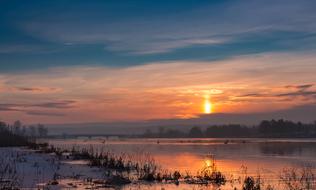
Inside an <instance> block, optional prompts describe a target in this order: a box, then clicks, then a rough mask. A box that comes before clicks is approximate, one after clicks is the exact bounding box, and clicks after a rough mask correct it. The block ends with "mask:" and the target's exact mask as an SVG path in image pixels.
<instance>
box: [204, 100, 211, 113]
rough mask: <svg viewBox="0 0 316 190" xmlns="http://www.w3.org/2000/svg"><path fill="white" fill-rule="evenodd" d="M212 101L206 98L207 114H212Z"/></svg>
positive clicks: (205, 107) (205, 111)
mask: <svg viewBox="0 0 316 190" xmlns="http://www.w3.org/2000/svg"><path fill="white" fill-rule="evenodd" d="M212 107H213V106H212V103H211V102H210V100H208V99H205V102H204V113H205V114H210V113H212Z"/></svg>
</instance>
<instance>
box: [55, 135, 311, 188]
mask: <svg viewBox="0 0 316 190" xmlns="http://www.w3.org/2000/svg"><path fill="white" fill-rule="evenodd" d="M49 143H50V144H52V145H54V146H56V147H61V148H66V149H67V148H68V149H70V148H72V147H77V148H87V149H89V148H93V149H94V150H96V151H99V152H104V151H106V152H113V153H116V154H129V155H134V156H135V155H148V156H150V157H152V158H153V159H154V160H155V162H156V163H157V164H158V165H159V168H160V169H161V170H167V171H170V172H172V171H176V170H177V171H180V172H181V173H182V174H185V173H190V174H193V175H194V174H196V173H198V172H199V171H201V170H202V169H203V168H204V167H205V166H207V165H210V164H213V162H215V165H216V169H217V170H219V171H221V172H222V173H223V174H224V175H226V176H228V178H229V179H233V180H234V181H235V182H234V183H237V184H227V185H225V186H224V187H223V188H224V189H232V188H233V187H235V186H236V187H239V186H240V184H238V180H240V179H241V178H242V177H243V176H244V175H249V176H260V177H261V178H262V180H263V181H264V182H265V183H266V184H270V185H272V186H274V187H278V188H281V187H279V186H280V184H279V178H280V175H281V172H282V171H283V170H284V168H290V167H291V168H305V167H308V168H311V169H312V170H315V168H316V159H315V158H316V140H315V139H307V140H306V139H269V140H268V139H109V138H92V139H65V140H50V141H49ZM213 158H214V161H213ZM175 187H177V188H182V189H195V188H197V189H200V188H209V187H203V186H202V187H200V186H188V185H182V186H181V185H180V186H175V185H173V184H164V185H152V184H150V185H146V184H142V187H141V188H140V187H139V185H135V184H134V185H129V186H127V187H126V188H127V189H139V188H140V189H146V188H147V189H161V188H163V189H174V188H175Z"/></svg>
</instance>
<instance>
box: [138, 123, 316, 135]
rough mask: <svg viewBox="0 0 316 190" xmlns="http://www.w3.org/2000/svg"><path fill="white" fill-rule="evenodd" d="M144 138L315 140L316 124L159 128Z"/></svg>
mask: <svg viewBox="0 0 316 190" xmlns="http://www.w3.org/2000/svg"><path fill="white" fill-rule="evenodd" d="M143 137H151V138H153V137H154V138H186V137H189V138H203V137H207V138H228V137H238V138H243V137H247V138H249V137H264V138H314V137H316V122H314V123H309V124H304V123H301V122H293V121H287V120H283V119H280V120H270V121H268V120H264V121H262V122H261V123H260V124H259V125H256V126H245V125H240V124H228V125H213V126H209V127H207V128H206V129H204V130H203V129H202V128H201V127H198V126H194V127H192V128H191V129H190V130H189V132H187V133H185V132H181V131H179V130H175V129H169V130H166V129H164V128H162V127H161V128H159V130H158V133H153V132H151V131H150V133H148V132H147V133H145V134H144V135H143Z"/></svg>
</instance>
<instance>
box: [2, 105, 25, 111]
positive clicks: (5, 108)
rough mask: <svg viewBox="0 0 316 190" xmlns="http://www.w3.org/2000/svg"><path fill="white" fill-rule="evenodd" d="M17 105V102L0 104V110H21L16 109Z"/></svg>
mask: <svg viewBox="0 0 316 190" xmlns="http://www.w3.org/2000/svg"><path fill="white" fill-rule="evenodd" d="M15 107H17V105H15V104H0V112H1V111H21V110H19V109H16V108H15Z"/></svg>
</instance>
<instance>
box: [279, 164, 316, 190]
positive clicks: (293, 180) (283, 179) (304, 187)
mask: <svg viewBox="0 0 316 190" xmlns="http://www.w3.org/2000/svg"><path fill="white" fill-rule="evenodd" d="M280 183H281V184H282V185H283V186H284V187H285V188H286V189H288V190H314V189H316V181H315V174H314V173H313V171H312V169H311V167H303V168H293V167H291V168H284V169H283V171H281V173H280Z"/></svg>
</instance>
